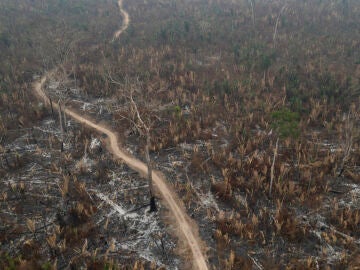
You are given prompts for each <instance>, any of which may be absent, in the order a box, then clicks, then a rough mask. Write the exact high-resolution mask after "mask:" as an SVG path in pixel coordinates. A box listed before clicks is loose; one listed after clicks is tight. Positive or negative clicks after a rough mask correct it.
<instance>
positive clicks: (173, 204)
mask: <svg viewBox="0 0 360 270" xmlns="http://www.w3.org/2000/svg"><path fill="white" fill-rule="evenodd" d="M122 4H123V1H122V0H119V1H118V5H119V9H120V13H121V15H122V17H123V24H122V26H121V28H120V29H119V30H118V31H116V32H115V34H114V39H116V38H119V37H120V35H121V33H122V32H124V31H125V30H126V28H127V27H128V25H129V23H130V18H129V14H128V13H127V12H126V11H125V10H124V9H123V5H122ZM46 79H47V75H46V74H45V75H44V76H43V77H42V78H41V80H40V81H38V82H35V83H34V87H33V89H34V91H35V94H36V96H37V97H38V98H39V99H41V100H43V101H44V102H45V104H46V105H47V106H50V101H49V98H48V97H47V95H46V93H45V91H44V84H45V82H46ZM53 106H54V108H55V109H57V107H58V106H57V104H55V103H54V104H53ZM65 113H66V114H67V115H69V116H70V117H72V118H73V119H74V120H76V121H78V122H80V123H82V124H84V125H86V126H88V127H91V128H93V129H95V130H96V131H98V132H100V133H104V134H106V135H107V137H108V139H109V145H108V147H109V150H110V152H112V153H113V154H114V155H115V156H116V157H117V158H120V159H122V160H123V161H124V162H125V163H126V164H127V165H128V166H129V167H131V168H132V169H133V170H135V171H137V172H139V173H140V174H141V175H146V173H147V166H146V164H145V163H143V162H142V161H140V160H138V159H136V158H135V157H133V156H131V155H129V154H127V153H125V152H124V151H123V150H121V149H120V147H119V144H118V137H117V135H116V133H115V132H114V131H112V130H110V129H109V128H107V127H105V126H102V125H99V124H97V123H96V122H95V121H93V120H92V119H90V118H88V117H84V116H81V115H79V114H78V113H76V112H75V111H73V110H71V109H65ZM152 177H153V184H154V187H155V188H156V189H157V191H158V192H159V194H160V195H161V197H162V199H163V201H164V203H165V205H166V207H167V208H168V210H169V211H170V214H171V215H173V217H174V220H175V221H176V223H177V224H176V226H174V227H175V228H176V230H177V236H178V237H179V240H180V241H184V242H185V243H187V246H188V248H189V251H191V254H192V257H193V258H192V261H193V263H192V265H193V268H194V269H199V270H208V266H207V264H206V260H205V256H204V254H203V252H202V249H201V240H200V238H199V237H198V236H197V228H194V227H196V226H193V225H191V224H190V223H191V219H190V217H189V216H188V215H187V213H186V211H185V209H184V208H183V206H182V205H181V203H180V199H179V198H178V196H177V194H176V193H175V192H173V191H172V190H171V189H170V187H169V186H168V185H167V183H166V179H165V178H164V177H162V176H161V175H160V173H158V172H156V171H154V172H153V175H152Z"/></svg>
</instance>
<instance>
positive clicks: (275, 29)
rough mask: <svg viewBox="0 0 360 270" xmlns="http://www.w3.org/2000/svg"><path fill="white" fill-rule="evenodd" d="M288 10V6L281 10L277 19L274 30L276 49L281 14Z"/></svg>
mask: <svg viewBox="0 0 360 270" xmlns="http://www.w3.org/2000/svg"><path fill="white" fill-rule="evenodd" d="M285 8H286V4H285V5H284V6H283V7H282V9H281V10H280V13H279V15H278V17H277V19H276V24H275V28H274V35H273V48H274V49H275V47H276V35H277V29H278V26H279V20H280V17H281V14H282V13H283V12H284V10H285Z"/></svg>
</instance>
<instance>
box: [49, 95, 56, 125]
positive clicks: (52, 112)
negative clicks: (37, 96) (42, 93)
mask: <svg viewBox="0 0 360 270" xmlns="http://www.w3.org/2000/svg"><path fill="white" fill-rule="evenodd" d="M49 100H50V107H51V114H52V118H53V119H54V120H55V116H54V108H53V104H52V99H51V98H49Z"/></svg>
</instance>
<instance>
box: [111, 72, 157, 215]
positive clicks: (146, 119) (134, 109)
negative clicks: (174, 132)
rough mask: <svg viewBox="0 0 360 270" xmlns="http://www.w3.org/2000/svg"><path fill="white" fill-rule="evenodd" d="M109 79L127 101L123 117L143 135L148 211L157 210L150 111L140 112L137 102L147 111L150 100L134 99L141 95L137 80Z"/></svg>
mask: <svg viewBox="0 0 360 270" xmlns="http://www.w3.org/2000/svg"><path fill="white" fill-rule="evenodd" d="M109 78H110V81H111V82H112V83H114V84H117V85H120V86H121V87H122V88H123V90H124V91H123V97H124V98H125V100H127V101H128V106H127V110H128V116H124V115H122V117H123V118H124V119H127V120H128V121H129V122H130V124H131V126H132V127H133V128H135V129H136V130H137V131H138V133H139V134H140V136H142V137H145V139H146V142H145V160H146V165H147V180H148V185H149V197H150V212H154V211H157V207H156V202H155V196H154V192H153V185H152V163H151V158H150V147H151V127H152V125H153V123H152V121H151V113H150V114H147V115H145V114H142V113H141V112H140V110H139V103H141V105H142V106H145V107H146V108H147V109H149V111H151V108H150V107H151V102H149V101H146V102H145V100H144V99H141V98H138V100H136V99H135V98H134V96H135V94H139V95H138V96H140V95H141V96H143V93H140V91H141V85H140V82H139V81H138V80H136V81H135V82H133V83H130V82H129V80H128V79H126V82H125V84H123V83H120V82H118V81H116V80H114V79H113V78H112V77H111V75H109Z"/></svg>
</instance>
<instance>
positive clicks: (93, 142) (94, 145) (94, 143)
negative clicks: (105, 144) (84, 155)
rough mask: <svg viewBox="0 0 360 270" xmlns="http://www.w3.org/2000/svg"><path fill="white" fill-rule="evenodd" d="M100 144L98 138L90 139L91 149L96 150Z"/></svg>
mask: <svg viewBox="0 0 360 270" xmlns="http://www.w3.org/2000/svg"><path fill="white" fill-rule="evenodd" d="M100 146H101V142H100V140H99V139H98V138H93V139H92V140H91V143H90V149H91V150H96V149H98V148H100Z"/></svg>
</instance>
